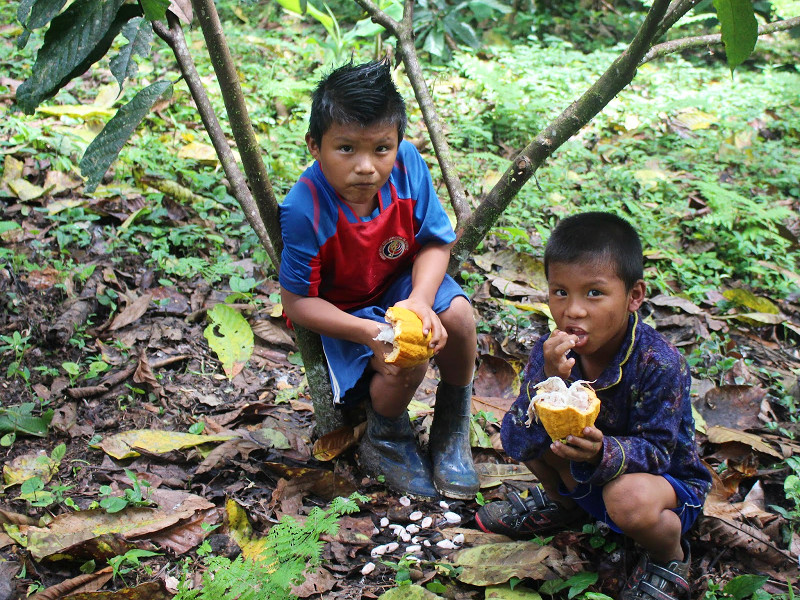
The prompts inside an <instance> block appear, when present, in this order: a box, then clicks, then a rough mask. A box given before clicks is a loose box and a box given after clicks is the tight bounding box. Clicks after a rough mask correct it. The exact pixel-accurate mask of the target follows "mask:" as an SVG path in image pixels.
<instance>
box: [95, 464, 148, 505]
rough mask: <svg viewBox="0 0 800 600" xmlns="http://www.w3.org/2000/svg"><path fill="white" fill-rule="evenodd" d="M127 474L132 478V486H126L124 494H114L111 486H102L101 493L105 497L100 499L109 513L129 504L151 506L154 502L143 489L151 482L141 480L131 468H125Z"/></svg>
mask: <svg viewBox="0 0 800 600" xmlns="http://www.w3.org/2000/svg"><path fill="white" fill-rule="evenodd" d="M125 475H127V476H128V479H130V480H131V486H132V487H130V488H126V489H125V491H124V492H123V495H122V496H113V495H112V494H113V493H114V492H113V490H112V489H111V486H108V485H103V486H100V495H101V496H103V499H102V500H100V507H101V508H104V509H105V510H106V512H108V513H116V512H119V511H121V510H124V509H126V508H127V507H128V506H150V505H151V504H152V502H150V501H149V500H148V499H147V498H146V494H145V492H144V491H143V489H142V488H147V487H149V486H150V483H149V482H148V481H146V480H142V481H139V478H138V477H136V474H135V473H134V472H133V471H131V470H130V469H125Z"/></svg>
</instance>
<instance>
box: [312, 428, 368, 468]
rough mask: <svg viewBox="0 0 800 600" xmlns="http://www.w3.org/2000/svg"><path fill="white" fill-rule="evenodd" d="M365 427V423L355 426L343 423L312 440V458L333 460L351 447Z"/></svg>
mask: <svg viewBox="0 0 800 600" xmlns="http://www.w3.org/2000/svg"><path fill="white" fill-rule="evenodd" d="M366 427H367V424H366V423H359V424H358V425H356V426H355V427H350V426H349V425H345V426H344V427H340V428H339V429H336V430H334V431H331V432H330V433H328V434H326V435H323V436H322V437H321V438H319V439H318V440H317V441H316V442H314V448H313V450H312V454H313V455H314V458H316V459H317V460H321V461H328V460H333V459H334V458H336V457H337V456H339V455H340V454H341V453H342V452H344V451H345V450H347V449H349V448H352V447H353V446H354V445H355V444H356V442H358V440H359V439H360V438H361V435H362V434H363V433H364V430H365V429H366Z"/></svg>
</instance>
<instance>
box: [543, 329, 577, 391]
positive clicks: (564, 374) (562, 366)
mask: <svg viewBox="0 0 800 600" xmlns="http://www.w3.org/2000/svg"><path fill="white" fill-rule="evenodd" d="M577 341H578V336H577V335H571V334H569V333H566V332H565V331H561V330H560V329H554V330H553V333H551V334H550V337H549V338H547V339H546V340H545V342H544V347H543V353H544V374H545V375H547V376H548V377H554V376H558V377H561V378H563V379H567V378H568V377H569V374H570V373H571V372H572V367H574V366H575V359H574V358H567V353H568V352H569V351H570V350H572V348H573V347H574V346H575V342H577Z"/></svg>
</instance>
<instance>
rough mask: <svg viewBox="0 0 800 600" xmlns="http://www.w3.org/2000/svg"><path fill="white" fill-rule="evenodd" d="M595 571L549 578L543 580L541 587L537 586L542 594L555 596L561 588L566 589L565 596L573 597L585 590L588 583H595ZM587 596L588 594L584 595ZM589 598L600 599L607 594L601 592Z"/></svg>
mask: <svg viewBox="0 0 800 600" xmlns="http://www.w3.org/2000/svg"><path fill="white" fill-rule="evenodd" d="M597 577H598V576H597V573H589V572H585V573H578V574H577V575H573V576H572V577H570V578H569V579H566V580H565V579H560V578H556V579H550V580H548V581H545V582H544V583H543V584H542V585H541V587H540V588H539V592H541V593H542V594H548V595H549V596H555V595H556V594H557V593H558V592H560V591H561V590H568V592H567V598H575V597H576V596H578V595H579V594H581V592H583V591H585V590H586V588H588V587H589V586H590V585H594V584H595V583H597ZM586 597H587V598H589V596H588V595H587V596H586ZM591 598H593V599H594V600H600V599H601V598H607V596H605V595H603V594H599V595H594V594H593V595H592V596H591Z"/></svg>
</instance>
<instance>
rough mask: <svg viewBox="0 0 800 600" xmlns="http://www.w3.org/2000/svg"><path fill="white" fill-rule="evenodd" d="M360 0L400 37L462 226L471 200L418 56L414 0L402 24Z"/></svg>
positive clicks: (409, 1) (374, 17) (402, 53)
mask: <svg viewBox="0 0 800 600" xmlns="http://www.w3.org/2000/svg"><path fill="white" fill-rule="evenodd" d="M356 2H357V3H358V4H359V5H360V6H361V7H362V8H363V9H364V10H366V11H367V13H368V14H369V15H370V17H371V18H372V20H373V21H374V22H376V23H378V24H379V25H382V26H383V27H385V28H386V30H387V31H389V32H390V33H391V34H392V35H394V36H395V37H396V38H397V43H398V46H399V48H398V50H399V52H400V57H401V58H402V59H403V64H404V65H405V68H406V75H407V76H408V80H409V81H410V82H411V87H412V88H413V90H414V96H415V97H416V99H417V104H419V108H420V110H421V111H422V118H423V119H424V121H425V125H426V127H427V129H428V135H429V136H430V139H431V144H432V145H433V150H434V152H435V153H436V160H438V161H439V168H440V169H441V171H442V179H444V184H445V186H446V187H447V192H448V194H449V195H450V205H451V206H452V207H453V212H454V213H455V215H456V228H457V229H461V223H463V222H464V221H466V220H467V218H468V217H469V214H470V208H469V204H468V203H467V195H466V192H465V191H464V186H463V185H462V184H461V180H460V179H459V177H458V175H457V174H456V172H455V167H454V162H453V158H452V155H451V153H450V145H449V144H448V143H447V137H446V136H445V134H444V126H443V125H442V121H441V119H440V118H439V114H438V112H437V111H436V105H435V104H434V102H433V98H432V97H431V93H430V90H429V89H428V85H427V83H426V82H425V77H424V75H423V73H422V67H421V66H420V63H419V58H418V57H417V50H416V48H415V47H414V29H413V26H412V16H413V12H412V11H413V1H412V0H406V2H405V6H404V9H403V22H402V23H398V22H397V21H395V20H394V19H392V18H391V17H389V16H388V15H387V14H386V13H384V12H383V11H382V10H380V9H379V8H378V7H377V5H375V4H374V3H373V2H372V1H371V0H356Z"/></svg>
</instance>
